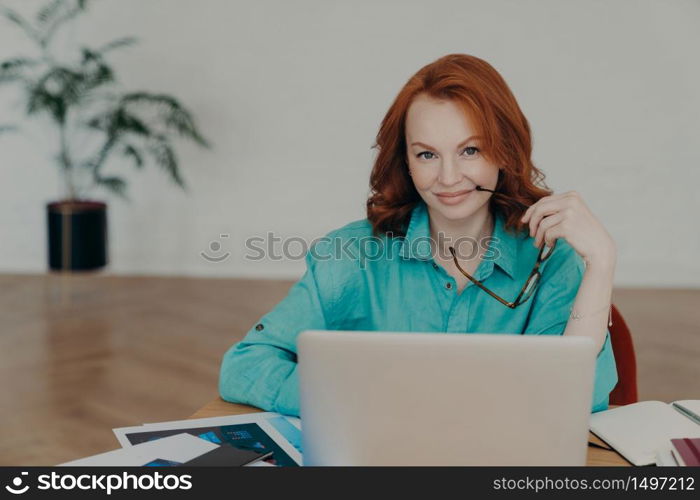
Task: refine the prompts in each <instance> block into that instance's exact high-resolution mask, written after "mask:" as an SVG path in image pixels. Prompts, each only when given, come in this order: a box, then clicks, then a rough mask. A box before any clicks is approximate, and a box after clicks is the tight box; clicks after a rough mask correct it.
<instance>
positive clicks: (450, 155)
mask: <svg viewBox="0 0 700 500" xmlns="http://www.w3.org/2000/svg"><path fill="white" fill-rule="evenodd" d="M475 134H476V132H475V128H474V126H473V124H472V123H471V121H470V119H469V117H468V116H466V115H465V113H464V112H463V111H462V109H461V108H460V107H459V106H458V105H457V104H455V103H454V102H452V101H447V100H437V99H435V98H432V97H429V96H427V95H425V94H420V95H418V96H417V97H416V98H415V99H414V100H413V102H412V103H411V105H410V107H409V109H408V114H407V116H406V148H407V151H406V154H407V157H408V169H409V172H410V174H411V178H412V179H413V184H414V185H415V186H416V190H417V191H418V193H419V194H420V196H421V198H423V200H424V201H425V203H426V204H427V205H428V208H429V211H430V212H431V213H432V214H434V215H439V216H442V217H444V218H445V219H447V220H451V221H459V220H462V219H466V218H468V217H470V216H471V215H473V214H474V213H476V212H478V211H479V210H480V209H481V210H488V200H489V197H490V196H491V193H488V192H485V191H476V190H475V187H476V186H477V185H479V186H482V187H485V188H489V189H494V188H495V187H496V183H497V181H498V170H499V167H498V166H497V165H494V164H492V163H490V162H489V161H488V160H486V158H485V157H484V156H483V155H482V154H481V141H480V139H479V138H478V137H475Z"/></svg>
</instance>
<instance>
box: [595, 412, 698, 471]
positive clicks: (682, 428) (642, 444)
mask: <svg viewBox="0 0 700 500" xmlns="http://www.w3.org/2000/svg"><path fill="white" fill-rule="evenodd" d="M590 429H591V432H593V434H595V435H596V436H598V437H599V438H600V439H602V440H603V441H605V442H606V443H607V444H609V445H610V446H612V447H613V448H614V449H615V450H616V451H617V452H618V453H619V454H620V455H622V456H623V457H625V458H626V459H627V460H628V461H629V462H631V463H632V464H634V465H654V464H656V452H657V450H667V449H669V448H670V446H671V439H682V438H700V400H682V401H674V402H673V403H671V404H667V403H663V402H661V401H642V402H639V403H633V404H630V405H626V406H620V407H618V408H613V409H612V410H606V411H601V412H598V413H594V414H592V415H591V420H590Z"/></svg>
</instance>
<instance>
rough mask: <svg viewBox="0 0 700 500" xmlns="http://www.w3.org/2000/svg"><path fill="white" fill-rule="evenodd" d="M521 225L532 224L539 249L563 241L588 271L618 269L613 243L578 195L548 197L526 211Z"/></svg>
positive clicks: (573, 192)
mask: <svg viewBox="0 0 700 500" xmlns="http://www.w3.org/2000/svg"><path fill="white" fill-rule="evenodd" d="M521 221H522V222H523V223H527V224H529V226H530V236H531V237H532V236H534V237H535V242H534V243H535V246H536V247H539V246H540V245H541V243H542V241H544V242H545V243H546V244H547V245H548V246H551V245H552V244H553V243H554V240H556V239H557V238H564V239H565V240H566V241H567V242H568V243H569V244H570V245H571V246H572V247H573V249H574V250H576V253H578V254H579V255H580V256H581V257H582V258H583V260H584V262H585V263H586V266H587V267H588V266H590V265H591V264H595V265H596V266H602V267H608V268H610V267H614V265H615V260H616V248H615V242H614V240H613V239H612V237H611V236H610V234H609V233H608V231H607V230H606V229H605V227H604V226H603V225H602V224H601V223H600V221H599V220H598V219H597V218H596V216H595V215H593V213H591V211H590V210H589V209H588V206H587V205H586V203H585V202H584V201H583V198H581V195H579V194H578V193H577V192H576V191H568V192H566V193H563V194H553V195H551V196H545V197H544V198H542V199H540V200H538V201H537V202H536V203H534V204H533V205H532V206H531V207H530V208H528V209H527V210H526V211H525V214H524V215H523V217H522V219H521Z"/></svg>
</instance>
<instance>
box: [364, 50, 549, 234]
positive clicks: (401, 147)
mask: <svg viewBox="0 0 700 500" xmlns="http://www.w3.org/2000/svg"><path fill="white" fill-rule="evenodd" d="M418 94H426V95H428V96H431V97H433V98H436V99H441V100H450V101H453V102H455V103H457V104H458V105H459V106H461V107H462V108H463V109H464V112H465V114H466V115H467V116H468V117H469V118H470V119H471V121H472V123H473V124H474V126H475V127H476V128H477V131H476V133H477V134H478V135H480V136H482V137H483V138H484V139H483V144H482V151H481V152H482V154H483V155H484V156H485V158H486V159H488V160H489V161H491V162H492V163H494V164H497V165H499V166H502V167H503V168H502V169H501V170H499V173H498V183H497V184H496V189H495V191H497V192H500V193H503V194H504V195H506V196H508V197H509V198H513V199H515V200H517V201H518V202H519V203H521V204H524V205H526V206H529V205H531V204H533V203H535V202H536V201H537V200H539V199H540V198H543V197H544V196H547V195H550V194H551V193H552V191H551V190H549V189H548V188H547V186H546V185H545V184H544V174H543V173H542V172H541V171H540V170H539V169H537V168H536V167H535V165H534V164H533V163H532V160H531V158H530V156H531V154H532V138H531V136H530V126H529V124H528V122H527V119H526V118H525V115H523V113H522V111H521V110H520V107H519V106H518V103H517V101H516V100H515V97H514V96H513V93H512V92H511V91H510V88H508V85H507V84H506V82H505V80H504V79H503V77H502V76H501V75H500V74H499V73H498V72H497V71H496V70H495V69H494V68H493V67H492V66H491V65H490V64H489V63H487V62H486V61H484V60H482V59H479V58H478V57H474V56H470V55H467V54H449V55H446V56H443V57H441V58H440V59H437V60H436V61H434V62H432V63H430V64H428V65H427V66H425V67H423V68H421V69H420V70H419V71H418V72H417V73H416V74H415V75H413V76H412V77H411V78H410V79H409V80H408V82H407V83H406V85H404V87H403V88H402V89H401V91H400V92H399V94H398V96H396V99H394V102H393V103H392V105H391V107H390V108H389V111H387V113H386V115H385V116H384V119H383V120H382V123H381V126H380V128H379V132H378V133H377V139H376V144H374V145H373V146H372V148H377V149H378V151H379V154H378V155H377V158H376V160H375V162H374V167H373V168H372V173H371V175H370V188H371V191H370V196H369V199H368V200H367V218H368V219H369V221H370V222H371V224H372V229H373V232H374V233H375V234H377V235H380V234H382V233H388V232H390V233H392V234H394V235H405V231H406V228H407V225H408V222H409V218H410V215H411V210H413V208H414V207H415V206H416V204H417V203H418V201H420V195H419V194H418V192H417V191H416V188H415V186H414V185H413V181H412V180H411V177H410V176H409V175H408V160H407V157H406V132H405V125H406V114H407V112H408V108H409V106H410V105H411V102H413V99H414V98H415V97H416V96H417V95H418ZM489 202H490V205H489V208H490V210H491V212H492V213H495V212H497V211H499V212H501V213H502V214H503V215H504V216H505V222H506V224H505V225H506V227H507V228H509V229H511V230H516V231H520V230H523V228H524V227H523V226H524V225H523V224H522V223H521V222H520V217H522V214H523V212H524V211H525V209H526V208H524V207H523V206H522V205H518V204H517V203H512V202H510V201H508V200H507V199H505V198H504V197H500V196H491V197H490V200H489Z"/></svg>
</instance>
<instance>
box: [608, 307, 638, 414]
mask: <svg viewBox="0 0 700 500" xmlns="http://www.w3.org/2000/svg"><path fill="white" fill-rule="evenodd" d="M610 343H611V344H612V350H613V354H614V355H615V364H616V365H617V379H618V380H617V385H616V386H615V388H614V389H613V390H612V392H611V393H610V404H611V405H627V404H630V403H636V402H637V401H639V397H638V395H637V360H636V358H635V355H634V344H633V343H632V334H631V333H630V329H629V328H628V327H627V323H625V320H624V319H623V318H622V315H621V314H620V311H618V309H617V308H616V307H615V305H614V304H613V306H612V326H611V327H610Z"/></svg>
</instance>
